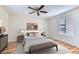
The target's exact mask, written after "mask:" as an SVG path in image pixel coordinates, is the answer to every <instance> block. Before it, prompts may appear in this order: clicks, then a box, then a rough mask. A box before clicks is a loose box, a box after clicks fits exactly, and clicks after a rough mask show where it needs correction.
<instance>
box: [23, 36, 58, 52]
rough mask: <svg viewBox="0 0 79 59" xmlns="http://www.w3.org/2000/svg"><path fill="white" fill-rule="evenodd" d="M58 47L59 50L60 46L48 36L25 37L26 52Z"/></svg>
mask: <svg viewBox="0 0 79 59" xmlns="http://www.w3.org/2000/svg"><path fill="white" fill-rule="evenodd" d="M51 47H56V50H57V51H58V46H57V44H56V43H53V42H52V41H51V39H49V38H46V37H42V36H41V37H26V38H25V39H24V52H26V53H29V54H30V53H31V52H32V51H36V50H40V49H45V48H51Z"/></svg>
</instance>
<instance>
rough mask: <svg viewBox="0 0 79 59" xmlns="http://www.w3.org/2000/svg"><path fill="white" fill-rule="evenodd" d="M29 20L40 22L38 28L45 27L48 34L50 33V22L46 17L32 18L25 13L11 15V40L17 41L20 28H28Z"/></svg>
mask: <svg viewBox="0 0 79 59" xmlns="http://www.w3.org/2000/svg"><path fill="white" fill-rule="evenodd" d="M27 22H35V23H38V29H39V30H41V29H42V30H43V27H44V31H45V32H46V34H47V33H48V28H47V27H48V24H47V21H46V20H45V19H39V18H32V17H27V16H23V15H11V16H10V20H9V42H11V41H16V39H17V35H18V32H19V31H20V29H24V30H25V29H26V23H27ZM42 30H41V31H42Z"/></svg>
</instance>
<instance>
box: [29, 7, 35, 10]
mask: <svg viewBox="0 0 79 59" xmlns="http://www.w3.org/2000/svg"><path fill="white" fill-rule="evenodd" d="M28 8H29V9H32V10H36V9H34V8H32V7H28Z"/></svg>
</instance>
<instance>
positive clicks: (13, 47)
mask: <svg viewBox="0 0 79 59" xmlns="http://www.w3.org/2000/svg"><path fill="white" fill-rule="evenodd" d="M16 46H17V42H10V43H8V47H7V48H6V49H5V50H4V51H3V52H2V54H11V53H13V52H15V50H16Z"/></svg>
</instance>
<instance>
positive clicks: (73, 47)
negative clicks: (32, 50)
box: [54, 40, 79, 54]
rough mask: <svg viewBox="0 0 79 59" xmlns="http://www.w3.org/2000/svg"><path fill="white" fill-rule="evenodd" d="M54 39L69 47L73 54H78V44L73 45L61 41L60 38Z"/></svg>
mask: <svg viewBox="0 0 79 59" xmlns="http://www.w3.org/2000/svg"><path fill="white" fill-rule="evenodd" d="M54 41H55V42H56V43H57V44H59V45H61V46H63V47H65V48H67V49H69V50H70V52H71V53H73V54H78V53H79V48H78V47H76V46H72V45H70V44H67V43H65V42H62V41H59V40H54Z"/></svg>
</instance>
